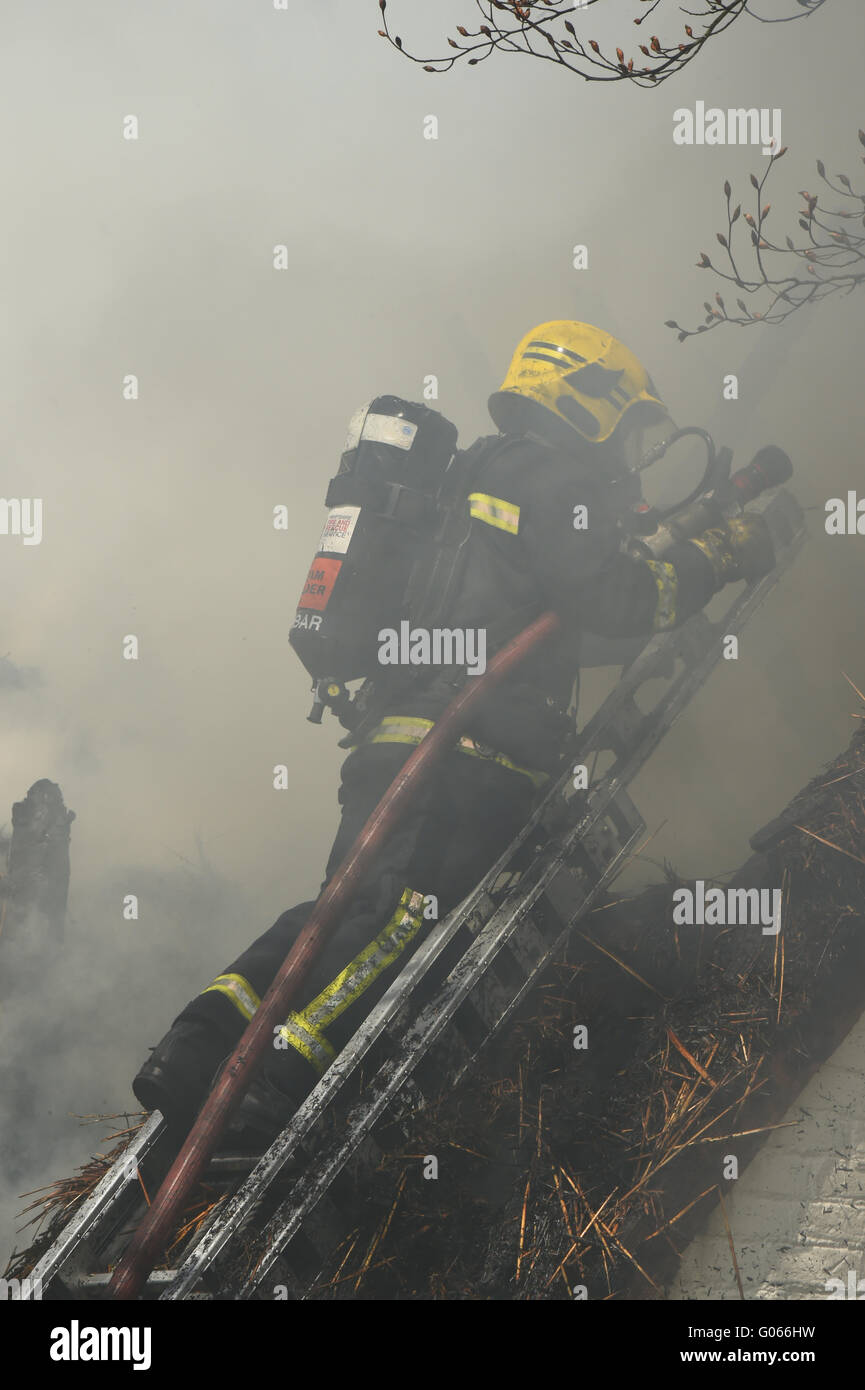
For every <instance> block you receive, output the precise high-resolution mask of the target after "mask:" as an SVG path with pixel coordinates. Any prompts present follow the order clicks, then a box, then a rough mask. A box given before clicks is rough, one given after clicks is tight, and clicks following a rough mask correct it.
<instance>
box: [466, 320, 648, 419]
mask: <svg viewBox="0 0 865 1390" xmlns="http://www.w3.org/2000/svg"><path fill="white" fill-rule="evenodd" d="M641 402H642V403H644V406H646V405H647V406H650V407H659V412H656V411H654V410H653V411H652V414H655V413H660V412H664V413H666V407H665V406H664V403H663V401H662V400H661V398H660V396H659V395H658V393H657V391H656V389H655V386H654V384H653V382H652V378H651V377H650V376H649V373H648V372H647V371H646V369H645V367H644V366H643V365H642V363H641V362H640V361H639V359H638V358H636V357H635V356H634V354H633V353H632V352H631V351H630V349H629V348H626V347H625V345H624V343H620V342H619V341H618V339H616V338H613V337H611V335H610V334H609V333H605V332H604V331H603V329H600V328H593V327H592V325H591V324H590V323H576V322H573V321H572V320H569V319H561V320H556V321H555V322H554V323H541V324H539V325H538V327H537V328H533V329H532V331H531V332H530V333H527V334H526V336H525V337H524V338H523V340H522V342H521V343H520V344H519V346H518V347H517V350H516V352H515V353H514V355H513V358H512V360H511V365H510V366H509V368H508V372H507V376H506V377H505V379H504V381H503V382H502V384H501V386H500V388H499V390H498V391H495V392H494V393H493V395H492V396H490V399H489V411H490V415H491V416H492V418H493V420H494V421H495V424H496V425H497V426H498V428H499V429H500V430H501V431H502V432H503V433H505V434H523V433H525V432H526V431H528V430H532V429H534V430H536V431H537V432H538V433H541V434H547V435H549V434H550V433H551V432H552V433H553V435H554V436H557V437H558V439H559V440H560V441H561V442H565V441H566V439H567V437H568V436H569V437H570V439H571V440H572V439H573V435H572V434H571V431H572V430H576V431H577V433H578V434H579V435H581V436H582V438H583V439H584V440H586V441H587V442H588V443H589V444H600V443H601V442H602V441H603V440H605V439H609V437H610V435H611V434H612V433H613V432H614V430H615V429H616V428H617V427H618V425H619V424H620V423H621V421H622V420H623V418H624V417H625V415H627V414H628V413H629V412H630V411H631V410H632V409H633V408H634V407H635V406H637V405H638V404H639V403H641ZM539 408H540V409H539ZM647 413H648V412H647ZM638 414H643V411H640V412H638ZM550 416H553V417H554V418H553V419H550ZM556 421H558V422H561V423H558V424H557V423H556ZM563 424H564V425H565V426H567V433H565V431H563V429H562V425H563Z"/></svg>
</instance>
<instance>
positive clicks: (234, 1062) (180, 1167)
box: [107, 613, 560, 1299]
mask: <svg viewBox="0 0 865 1390" xmlns="http://www.w3.org/2000/svg"><path fill="white" fill-rule="evenodd" d="M559 626H560V624H559V619H558V618H557V617H556V615H555V614H554V613H542V614H541V616H540V617H539V618H536V619H535V621H534V622H533V623H531V624H530V625H529V626H528V627H527V628H525V629H524V630H523V631H522V632H521V633H519V634H518V635H517V636H516V637H514V638H513V639H512V640H511V641H510V642H508V644H507V645H506V646H505V647H503V648H502V650H501V651H500V652H498V653H497V654H496V656H494V657H493V659H492V661H491V662H490V664H489V666H488V667H487V669H486V671H485V672H484V674H483V675H482V676H479V677H477V678H476V679H474V680H471V681H469V682H467V683H466V685H464V686H463V689H462V690H461V691H460V693H459V695H457V696H456V698H455V699H454V700H453V701H452V702H451V703H450V704H449V705H448V707H447V709H446V710H445V712H444V714H443V715H442V716H441V718H440V719H439V720H437V722H436V723H435V724H434V725H433V727H432V728H431V729H430V731H429V733H427V734H426V736H425V737H424V738H423V739H422V740H421V742H420V743H419V744H418V746H417V748H416V749H415V750H414V752H413V753H412V754H411V755H410V757H409V758H408V759H407V760H406V762H405V763H404V764H403V766H402V768H401V769H400V771H399V773H398V774H397V776H396V777H395V778H394V780H393V782H392V783H391V785H390V787H389V788H388V790H387V791H386V792H385V794H384V796H383V797H382V799H381V801H380V802H379V803H378V805H377V806H376V808H375V810H374V811H373V813H372V815H371V816H370V818H369V820H368V821H367V822H366V824H365V826H364V828H363V830H362V831H361V832H360V834H359V835H358V837H357V839H356V840H355V842H354V844H353V845H352V847H351V849H350V850H349V853H348V854H347V856H346V858H345V859H344V861H343V863H342V864H341V865H340V867H339V869H338V870H337V872H336V873H335V874H334V876H333V878H332V879H331V880H330V882H329V883H328V885H327V887H326V888H325V889H324V891H323V892H322V894H321V896H320V897H319V899H318V902H317V903H316V904H315V907H314V908H313V910H312V913H311V914H310V917H309V919H308V921H307V923H306V926H305V927H304V928H303V931H302V932H301V933H300V935H299V936H298V938H297V940H296V941H295V943H294V945H293V946H292V948H291V950H290V951H289V953H288V955H287V956H286V958H285V960H284V961H283V963H282V965H281V967H280V969H279V973H278V974H277V975H276V977H275V979H274V981H273V984H272V985H271V986H270V989H269V990H268V991H267V993H266V994H265V996H264V998H263V999H262V1001H261V1004H260V1005H259V1007H258V1008H257V1009H256V1011H255V1013H254V1014H253V1016H252V1020H251V1022H250V1023H249V1026H248V1027H247V1029H246V1032H245V1033H244V1034H243V1037H242V1038H241V1039H240V1042H239V1043H238V1044H237V1047H236V1048H235V1050H234V1052H233V1054H232V1056H231V1057H230V1058H229V1060H228V1062H227V1064H226V1066H225V1067H224V1069H223V1071H222V1073H221V1075H220V1077H219V1080H218V1081H217V1083H216V1085H215V1086H214V1088H213V1090H212V1091H211V1092H210V1095H209V1096H208V1098H207V1100H206V1101H205V1103H204V1105H203V1107H202V1109H201V1111H200V1113H199V1115H198V1118H197V1119H196V1121H195V1124H194V1125H193V1126H192V1129H191V1130H190V1132H189V1134H188V1135H187V1137H186V1141H185V1143H184V1145H183V1147H182V1149H181V1150H180V1153H179V1154H178V1155H177V1158H176V1159H175V1160H174V1163H173V1164H172V1165H171V1168H170V1169H169V1171H168V1174H167V1175H166V1178H165V1181H164V1182H163V1184H162V1186H161V1187H160V1189H159V1191H158V1193H157V1194H156V1196H155V1197H154V1199H153V1202H152V1204H151V1206H150V1207H149V1208H148V1210H147V1212H146V1213H145V1216H144V1219H143V1220H142V1222H141V1225H140V1226H139V1227H138V1229H137V1231H136V1232H135V1234H134V1236H133V1237H132V1240H131V1241H130V1243H129V1245H128V1246H127V1248H126V1250H125V1251H124V1253H123V1256H122V1258H121V1259H120V1261H119V1262H118V1264H117V1265H116V1267H115V1269H114V1273H113V1275H112V1277H111V1282H110V1284H109V1286H108V1293H107V1297H108V1298H109V1299H131V1298H135V1297H136V1296H137V1295H138V1293H139V1292H140V1290H141V1288H142V1287H143V1285H144V1283H145V1281H146V1279H147V1276H148V1274H149V1273H150V1271H151V1270H152V1268H153V1266H154V1264H155V1262H156V1260H157V1259H158V1258H159V1256H160V1255H161V1254H162V1253H163V1251H164V1249H165V1246H166V1243H167V1240H168V1237H169V1236H170V1235H171V1233H172V1232H173V1231H174V1229H175V1228H176V1225H177V1223H178V1220H179V1217H180V1214H181V1212H182V1210H183V1207H184V1205H185V1203H186V1201H187V1198H188V1196H189V1192H190V1189H191V1188H192V1187H193V1185H194V1184H195V1182H196V1181H197V1180H198V1178H199V1177H200V1176H201V1174H202V1172H203V1171H204V1168H205V1167H206V1165H207V1162H208V1160H209V1158H210V1155H211V1154H212V1153H213V1151H214V1149H215V1148H216V1145H217V1143H218V1141H219V1138H220V1136H221V1134H222V1132H223V1130H224V1128H225V1126H226V1124H227V1122H228V1120H229V1118H230V1116H231V1114H232V1113H233V1111H234V1109H235V1108H236V1106H237V1105H238V1103H239V1101H240V1100H241V1098H242V1096H243V1094H244V1091H245V1090H246V1087H247V1086H248V1084H249V1082H250V1081H251V1079H252V1076H253V1073H254V1070H255V1067H256V1065H257V1064H258V1063H259V1062H260V1061H261V1058H262V1057H263V1055H264V1052H265V1049H266V1047H267V1046H268V1044H269V1042H270V1041H271V1040H272V1038H273V1033H274V1029H275V1028H278V1027H279V1026H280V1024H282V1023H284V1022H285V1019H286V1016H287V1015H288V1013H289V1011H290V1009H291V1006H292V1003H293V1002H294V1000H295V997H296V995H297V992H298V990H299V988H300V986H301V985H302V984H303V981H304V980H305V979H306V976H307V974H308V973H309V970H310V967H311V965H312V963H313V961H314V960H315V958H316V956H317V955H318V952H319V950H320V949H321V947H322V946H323V945H324V944H325V942H326V941H327V940H329V938H330V937H331V936H332V935H333V933H334V932H335V931H336V929H337V927H338V925H339V920H340V916H341V914H342V912H343V911H344V909H345V907H346V906H347V905H348V903H349V902H350V900H351V898H352V895H353V894H354V892H355V891H356V889H357V888H358V886H359V883H360V881H361V879H362V877H363V875H364V874H365V873H366V872H367V871H368V869H369V867H370V863H371V861H372V859H373V857H374V855H375V854H376V853H377V852H378V850H379V849H380V847H381V845H382V844H383V843H384V841H385V840H386V839H387V837H388V836H389V835H390V833H391V831H392V830H393V829H394V827H395V825H396V823H397V821H398V820H399V818H400V816H401V815H402V812H403V810H404V808H405V805H406V803H407V802H408V801H409V800H410V799H411V798H412V796H413V795H414V794H415V792H416V791H417V790H418V788H419V787H420V786H421V785H422V783H423V782H424V781H425V780H426V779H427V777H428V776H429V773H430V772H431V770H432V768H433V766H434V764H435V763H436V762H437V761H438V760H439V758H441V756H442V755H443V754H444V753H446V752H447V751H448V749H449V748H452V747H453V745H454V743H455V741H456V740H457V738H459V736H460V734H461V733H462V731H463V729H464V728H465V725H466V722H467V719H468V716H469V715H470V713H471V712H472V711H473V710H474V708H475V706H476V705H477V704H478V702H479V701H481V700H483V699H484V697H485V696H486V695H488V694H489V692H490V691H491V690H492V689H493V687H494V686H496V685H498V684H499V683H500V681H502V680H503V679H504V677H505V676H507V675H508V674H509V673H510V672H511V671H512V670H513V669H514V667H516V666H518V665H519V664H520V663H521V662H522V661H524V660H525V658H526V657H527V656H528V654H529V653H530V652H531V651H533V650H534V648H535V647H537V646H538V644H539V643H540V642H543V641H545V640H546V639H547V638H549V637H551V636H552V635H553V634H554V633H555V632H556V631H557V630H558V628H559Z"/></svg>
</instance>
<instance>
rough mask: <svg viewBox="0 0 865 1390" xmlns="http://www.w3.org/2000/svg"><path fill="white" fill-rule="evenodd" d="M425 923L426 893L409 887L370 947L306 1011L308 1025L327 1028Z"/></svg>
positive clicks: (390, 962)
mask: <svg viewBox="0 0 865 1390" xmlns="http://www.w3.org/2000/svg"><path fill="white" fill-rule="evenodd" d="M422 924H423V894H422V893H414V892H412V890H411V889H410V888H406V890H405V892H404V893H403V895H402V897H401V898H400V900H399V906H398V907H397V910H396V912H395V913H394V914H393V916H392V917H391V919H390V921H389V922H388V924H387V926H386V927H384V928H383V929H382V930H381V931H380V932H379V934H378V936H376V937H374V938H373V940H372V941H371V942H370V943H369V945H368V946H365V947H364V949H363V950H362V951H361V952H360V954H359V955H357V956H355V958H354V960H353V961H351V963H350V964H349V965H347V966H346V967H345V969H344V970H341V971H340V973H339V974H338V975H337V977H336V979H335V980H332V981H331V983H330V984H329V985H328V986H327V988H326V989H323V990H322V992H321V994H319V995H318V997H317V998H316V999H313V1001H312V1003H311V1004H309V1005H308V1006H307V1008H305V1009H304V1011H303V1015H302V1017H303V1019H304V1021H305V1022H307V1023H310V1024H312V1025H313V1026H314V1027H316V1028H320V1027H325V1026H326V1025H327V1024H329V1023H332V1022H333V1020H334V1019H335V1018H339V1016H340V1014H341V1013H344V1012H345V1010H346V1009H347V1008H348V1007H349V1006H350V1005H351V1004H353V1003H354V1002H355V1000H356V999H359V998H360V996H361V995H362V994H363V993H364V991H365V990H366V989H368V988H369V986H370V985H371V984H372V982H373V980H376V979H378V977H379V975H380V974H381V972H382V971H383V970H386V969H387V967H388V966H389V965H392V964H393V962H394V961H395V960H396V958H397V956H399V955H400V954H401V953H402V951H404V950H405V948H406V946H407V945H408V943H409V942H410V941H411V940H412V938H413V937H415V936H416V935H417V933H418V932H419V931H420V928H421V926H422Z"/></svg>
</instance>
